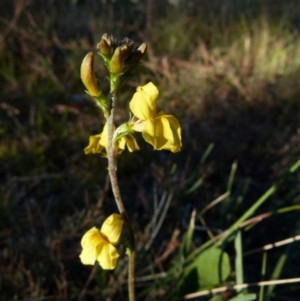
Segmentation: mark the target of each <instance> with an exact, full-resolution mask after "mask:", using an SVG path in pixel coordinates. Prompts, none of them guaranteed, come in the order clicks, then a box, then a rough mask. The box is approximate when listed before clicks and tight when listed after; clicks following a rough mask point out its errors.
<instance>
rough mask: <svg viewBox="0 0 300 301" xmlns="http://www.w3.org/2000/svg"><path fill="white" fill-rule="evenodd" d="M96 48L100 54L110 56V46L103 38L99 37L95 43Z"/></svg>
mask: <svg viewBox="0 0 300 301" xmlns="http://www.w3.org/2000/svg"><path fill="white" fill-rule="evenodd" d="M97 48H98V49H99V51H100V53H101V54H104V55H106V56H108V57H110V56H111V48H110V46H109V45H108V43H107V41H106V40H105V39H101V41H100V42H99V43H98V44H97Z"/></svg>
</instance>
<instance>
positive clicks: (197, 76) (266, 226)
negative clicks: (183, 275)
mask: <svg viewBox="0 0 300 301" xmlns="http://www.w3.org/2000/svg"><path fill="white" fill-rule="evenodd" d="M299 30H300V1H298V0H290V1H283V0H282V1H271V0H269V1H267V0H265V1H264V0H236V1H229V0H228V1H226V0H201V1H200V0H123V1H121V0H119V1H118V0H115V1H113V0H65V1H59V0H44V1H34V0H31V1H30V0H1V2H0V137H1V143H0V217H1V218H0V237H1V241H0V292H1V293H0V300H1V301H2V300H3V301H7V300H32V301H33V300H127V292H126V256H123V257H122V259H121V260H120V263H119V265H118V268H117V269H116V271H113V272H107V271H102V270H100V269H95V268H93V267H90V266H83V265H82V264H81V263H80V261H79V258H78V255H79V253H80V252H81V247H80V239H81V237H82V235H83V233H85V232H86V231H87V230H88V229H90V228H91V227H93V226H100V225H101V223H102V221H103V220H104V218H105V217H106V216H107V215H108V214H110V213H112V212H116V210H117V209H116V206H115V203H114V200H113V197H112V193H111V191H110V187H109V181H108V178H107V170H106V166H107V161H106V159H104V158H102V157H101V156H99V155H98V156H97V155H89V156H86V155H84V153H83V149H84V147H85V146H87V144H88V138H89V136H90V135H92V134H97V133H100V132H101V131H102V126H103V124H104V119H103V117H102V115H101V114H99V111H98V110H97V109H96V108H95V106H94V104H93V102H92V101H91V99H89V98H88V97H87V95H86V94H85V92H84V90H85V88H84V86H83V84H82V83H81V80H80V74H79V71H80V64H81V61H82V59H83V57H84V56H85V54H86V53H87V52H89V51H94V53H96V44H97V43H98V42H99V41H100V38H101V36H102V34H104V33H109V34H113V35H114V36H115V37H117V38H120V39H121V38H124V37H128V38H130V39H133V40H134V41H136V42H137V43H142V42H146V43H147V44H148V52H147V55H146V57H145V58H144V60H143V64H142V65H141V67H140V69H139V72H138V73H137V75H136V76H134V77H132V78H131V79H130V81H129V82H128V86H127V88H126V89H124V92H123V94H122V96H121V98H120V100H119V104H118V105H119V107H118V108H117V111H116V121H117V123H121V122H123V121H124V120H127V118H128V111H127V110H128V103H129V100H130V99H131V97H132V95H133V93H134V92H135V88H136V87H137V86H139V85H143V84H146V83H147V82H149V81H153V82H154V83H155V85H157V86H158V88H159V90H160V96H159V99H158V108H159V109H161V110H163V111H164V112H167V113H169V114H173V115H175V116H176V117H177V118H178V120H179V121H180V123H181V125H182V135H183V148H182V151H181V152H179V153H176V154H172V153H169V152H165V151H162V152H155V151H153V150H152V148H151V146H150V145H146V144H145V143H143V141H142V139H140V137H139V138H138V142H139V145H140V147H141V151H139V152H135V153H128V152H124V153H123V154H122V156H120V158H119V161H118V174H119V181H120V188H121V192H122V195H123V198H124V202H125V206H126V207H127V208H128V213H129V216H130V218H131V220H132V222H133V224H134V228H135V229H136V236H137V248H138V255H137V266H136V271H137V277H138V282H137V289H138V293H139V294H138V300H157V299H158V298H162V297H163V296H165V294H166V293H167V292H168V291H169V290H170V289H172V285H174V284H172V285H171V284H170V282H164V283H163V282H161V283H160V282H159V281H157V280H154V277H153V278H151V277H148V278H147V280H145V279H146V278H145V277H146V276H149V275H153V274H160V275H162V277H163V275H164V274H163V273H165V272H167V271H168V270H169V269H170V268H171V267H172V266H173V265H174V262H175V261H176V260H177V255H178V252H179V250H180V247H181V242H182V238H183V236H184V234H185V233H186V231H187V228H188V225H189V222H190V217H191V212H192V210H193V209H195V210H196V219H195V224H196V229H195V233H194V238H193V248H197V247H198V246H200V245H201V244H203V243H204V242H206V241H207V240H208V239H209V235H217V234H219V233H221V232H222V231H224V230H226V229H227V228H228V227H229V226H230V225H231V224H232V223H234V222H235V221H236V220H237V219H238V218H239V217H240V216H241V215H242V214H243V213H244V212H245V211H246V210H247V209H248V208H249V207H250V206H251V205H252V204H253V203H254V202H255V201H256V200H257V199H258V198H259V197H260V196H261V195H262V194H263V193H264V192H265V191H266V190H267V189H268V188H269V187H270V186H271V185H273V184H274V183H277V182H278V181H280V180H281V179H283V178H282V177H283V176H284V174H285V172H286V171H287V170H288V169H289V167H290V166H291V165H292V164H293V163H295V162H296V160H297V159H299V154H300V110H299V109H300V84H299V81H300V32H299ZM95 69H96V73H97V77H98V79H99V81H100V84H101V87H102V90H103V91H104V92H105V93H108V92H109V91H108V85H107V82H106V78H105V76H106V70H105V68H104V67H103V63H102V60H101V59H100V57H99V58H98V57H96V60H95ZM299 180H300V174H299V172H298V173H295V174H293V175H292V176H289V177H285V178H284V182H283V183H282V184H281V185H280V187H279V188H278V190H277V191H276V193H275V194H274V195H272V196H271V198H270V199H268V200H267V201H266V202H265V203H264V205H263V206H262V207H261V208H259V210H258V211H257V212H256V213H255V216H259V215H261V214H265V213H266V214H268V217H267V218H265V219H264V220H263V221H261V222H260V223H258V224H257V225H256V226H255V227H254V228H253V229H250V230H248V231H245V232H244V233H243V249H244V251H250V250H253V249H256V248H259V247H262V246H263V245H266V244H270V243H273V242H276V241H279V240H282V239H286V238H289V237H293V236H295V235H297V234H299V232H300V224H299V221H300V219H299V211H298V210H299V206H298V205H299V203H300V185H299ZM224 194H225V195H224ZM218 198H220V203H219V204H217V205H216V206H214V207H213V208H211V209H210V210H209V211H207V213H205V215H204V216H203V215H202V214H201V216H199V215H198V213H199V212H201V211H203V209H204V208H206V206H208V205H209V204H211V203H212V201H214V200H216V199H217V200H218ZM160 205H161V206H160ZM287 207H289V208H294V209H293V210H286V211H284V209H283V208H287ZM281 209H282V210H281ZM280 210H281V211H280ZM200 217H201V218H200ZM158 221H161V223H162V224H161V225H160V226H158V227H157V225H158V224H159V223H158ZM155 229H157V230H155ZM208 230H209V231H208ZM224 248H225V249H226V251H227V252H228V254H229V255H230V258H231V260H232V261H234V255H235V253H234V249H233V247H232V246H231V245H230V244H229V245H228V246H225V247H224ZM261 265H262V252H258V253H255V254H253V255H249V256H245V258H244V277H245V282H257V281H261V280H263V279H264V280H269V279H277V278H293V277H299V276H300V256H299V242H294V243H292V244H289V245H288V246H287V247H286V246H284V247H281V248H274V249H273V250H270V251H269V252H268V262H267V268H266V273H265V275H264V276H262V275H261ZM275 268H276V271H275ZM233 270H234V269H233ZM232 274H234V272H232ZM143 277H144V278H143ZM228 281H230V279H229V280H228ZM229 283H230V282H229ZM299 286H300V285H299V284H297V283H296V284H290V285H285V286H280V287H279V286H278V287H275V288H273V290H272V291H271V293H270V294H269V295H268V299H264V300H289V301H291V300H295V301H296V300H298V301H299V296H300V288H299ZM249 291H253V292H257V289H256V288H253V289H249ZM230 297H232V296H230ZM227 299H229V296H227V295H223V300H227ZM178 300H180V298H178ZM197 300H198V299H197ZM199 300H207V298H206V299H205V298H203V299H201V298H200V299H199ZM218 300H219V299H218ZM221 300H222V299H221Z"/></svg>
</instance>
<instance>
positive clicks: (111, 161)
mask: <svg viewBox="0 0 300 301" xmlns="http://www.w3.org/2000/svg"><path fill="white" fill-rule="evenodd" d="M116 98H117V97H116V95H115V94H113V93H111V105H112V106H111V110H110V115H109V117H108V119H107V125H108V172H109V177H110V183H111V188H112V191H113V194H114V198H115V202H116V204H117V207H118V210H119V212H120V214H121V215H122V217H123V220H124V223H125V226H126V228H127V230H128V233H129V238H130V246H129V252H128V257H129V259H128V295H129V301H135V287H134V275H135V273H134V265H135V237H134V231H133V228H132V225H131V222H130V220H129V218H128V215H127V212H126V209H125V206H124V203H123V201H122V197H121V193H120V189H119V184H118V178H117V173H116V163H115V156H114V143H113V134H114V133H113V129H114V106H115V102H116Z"/></svg>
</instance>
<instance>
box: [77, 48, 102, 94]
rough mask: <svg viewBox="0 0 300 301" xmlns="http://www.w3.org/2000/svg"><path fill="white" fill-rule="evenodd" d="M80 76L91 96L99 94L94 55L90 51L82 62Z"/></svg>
mask: <svg viewBox="0 0 300 301" xmlns="http://www.w3.org/2000/svg"><path fill="white" fill-rule="evenodd" d="M80 77H81V80H82V82H83V84H84V85H85V87H86V88H87V90H88V92H89V93H90V95H91V96H98V94H99V92H100V90H99V88H98V86H97V83H96V77H95V74H94V55H93V53H92V52H89V53H88V54H87V55H86V56H85V58H84V59H83V61H82V63H81V69H80Z"/></svg>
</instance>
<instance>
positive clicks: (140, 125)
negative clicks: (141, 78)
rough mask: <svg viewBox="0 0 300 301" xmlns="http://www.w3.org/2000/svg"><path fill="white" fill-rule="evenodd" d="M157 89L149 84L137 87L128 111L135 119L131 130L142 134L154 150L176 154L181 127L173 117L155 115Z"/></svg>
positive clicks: (179, 142)
mask: <svg viewBox="0 0 300 301" xmlns="http://www.w3.org/2000/svg"><path fill="white" fill-rule="evenodd" d="M157 97H158V89H157V88H156V86H155V85H154V84H153V83H152V82H150V83H148V84H147V85H145V86H143V87H138V88H137V92H136V93H135V94H134V95H133V98H132V100H131V101H130V104H129V106H130V109H131V111H132V112H133V114H134V115H135V116H136V117H137V118H133V119H132V123H131V128H132V129H133V130H135V131H138V132H142V135H143V138H144V139H145V140H146V142H148V143H149V144H151V145H152V146H153V147H154V149H157V150H162V149H167V150H170V151H172V152H173V153H176V152H178V151H179V150H180V148H181V146H182V143H181V127H180V124H179V122H178V120H177V119H176V118H175V117H174V116H173V115H165V114H164V112H160V113H159V114H158V115H157V113H156V99H157Z"/></svg>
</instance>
